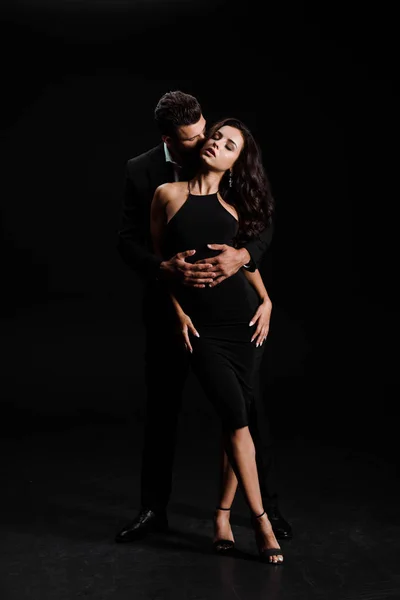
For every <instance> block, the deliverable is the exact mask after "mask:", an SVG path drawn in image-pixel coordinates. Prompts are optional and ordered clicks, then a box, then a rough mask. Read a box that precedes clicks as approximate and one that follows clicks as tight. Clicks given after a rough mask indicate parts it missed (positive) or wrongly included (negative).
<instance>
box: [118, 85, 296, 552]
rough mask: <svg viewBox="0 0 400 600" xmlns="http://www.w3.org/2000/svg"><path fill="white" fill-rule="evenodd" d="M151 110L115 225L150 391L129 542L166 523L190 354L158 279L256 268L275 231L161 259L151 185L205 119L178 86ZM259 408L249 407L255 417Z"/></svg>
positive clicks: (179, 166)
mask: <svg viewBox="0 0 400 600" xmlns="http://www.w3.org/2000/svg"><path fill="white" fill-rule="evenodd" d="M154 116H155V121H156V124H157V125H158V128H159V130H160V133H161V143H160V144H158V145H157V146H156V147H155V148H152V149H151V150H149V151H147V152H145V153H143V154H140V155H139V156H136V157H134V158H131V159H130V160H128V162H127V168H126V183H125V194H124V200H123V206H122V213H121V223H120V228H119V230H118V250H119V252H120V254H121V256H122V258H123V260H124V261H125V262H126V263H127V264H128V265H129V266H130V267H131V268H133V269H134V270H135V271H136V272H137V273H138V274H139V275H140V276H141V278H142V280H143V282H144V286H145V287H144V297H143V318H144V324H145V329H146V350H145V383H146V389H147V398H146V419H145V431H144V446H143V454H142V470H141V507H140V510H139V513H138V515H137V516H136V518H135V519H134V520H133V521H131V522H129V523H128V524H126V525H125V526H124V527H123V528H122V529H121V531H119V532H118V533H117V535H116V538H115V540H116V541H117V542H131V541H134V540H136V539H139V538H142V537H143V536H145V535H147V534H148V533H150V532H154V531H166V530H167V529H168V518H167V510H166V509H167V505H168V501H169V498H170V494H171V480H172V467H173V460H174V452H175V446H176V433H177V424H178V416H179V411H180V408H181V405H182V393H183V388H184V385H185V381H186V378H187V376H188V372H189V359H188V353H187V352H186V351H185V350H184V348H183V346H182V345H181V344H180V343H178V341H177V338H176V336H175V334H174V324H175V315H174V311H173V307H172V303H171V301H170V298H169V296H168V295H167V292H166V291H165V289H164V286H163V284H162V282H163V280H168V279H170V278H176V277H178V278H180V279H181V281H182V282H183V284H184V285H188V286H195V287H199V286H202V287H203V286H205V285H210V284H211V285H212V286H213V285H219V283H221V281H223V280H224V279H225V278H227V277H230V276H231V275H233V274H234V273H236V272H237V271H238V270H239V269H240V268H242V267H246V268H248V269H250V270H252V271H254V270H255V269H256V268H257V266H258V264H259V263H260V261H261V258H262V256H263V254H264V252H265V251H266V249H267V248H268V246H269V244H270V242H271V236H272V232H271V230H266V231H265V232H263V233H262V234H261V236H260V238H258V239H256V240H253V241H252V242H250V243H249V244H248V245H247V246H245V247H243V248H240V249H236V248H233V247H230V246H226V245H222V246H217V245H215V246H214V248H215V249H219V250H220V254H219V255H218V256H217V257H215V258H212V259H210V261H209V262H204V261H199V262H198V263H196V262H195V263H191V262H186V260H185V259H186V258H187V257H188V256H192V255H193V254H194V253H195V252H194V249H192V248H188V249H187V250H186V251H185V252H181V253H179V254H177V255H176V256H173V257H172V258H171V259H170V260H162V259H160V258H159V257H158V256H156V255H155V254H154V253H153V250H152V244H151V234H150V223H149V219H150V204H151V201H152V199H153V195H154V191H155V189H156V188H157V187H158V186H159V185H161V184H162V183H166V182H171V181H177V180H187V179H189V178H190V173H191V171H192V170H193V169H194V167H195V165H196V162H197V158H198V151H199V148H200V146H201V144H202V143H203V140H204V138H205V130H206V120H205V118H204V116H203V114H202V109H201V106H200V104H199V102H198V100H197V99H196V98H195V97H193V96H191V95H190V94H186V93H184V92H182V91H179V90H177V91H172V92H167V93H166V94H164V95H163V96H162V97H161V98H160V100H159V102H158V104H157V106H156V108H155V112H154ZM167 399H168V400H167ZM258 400H260V399H259V398H258ZM257 410H258V409H254V411H253V417H252V418H253V419H255V418H256V417H255V413H256V412H257ZM264 443H265V444H266V445H264ZM258 447H259V449H260V450H259V453H258V454H259V455H260V465H259V471H260V473H259V478H260V484H261V487H262V495H263V500H264V502H265V508H266V511H267V513H268V517H269V519H270V521H271V523H272V527H273V529H274V533H275V535H276V537H277V538H278V539H287V538H290V537H292V530H291V527H290V525H289V524H288V523H287V522H286V521H285V519H284V518H283V517H282V515H281V514H280V512H279V510H278V507H277V500H276V495H275V494H271V493H270V492H269V491H268V489H267V483H266V478H267V474H268V467H269V464H270V458H269V456H266V457H265V459H264V460H263V459H262V456H261V455H262V452H263V449H264V450H265V449H266V448H267V447H268V440H265V439H264V440H263V443H259V446H258Z"/></svg>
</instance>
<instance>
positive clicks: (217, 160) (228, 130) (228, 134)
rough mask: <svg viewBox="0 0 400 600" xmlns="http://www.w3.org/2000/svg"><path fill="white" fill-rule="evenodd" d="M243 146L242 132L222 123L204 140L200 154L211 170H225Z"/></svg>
mask: <svg viewBox="0 0 400 600" xmlns="http://www.w3.org/2000/svg"><path fill="white" fill-rule="evenodd" d="M243 146H244V139H243V136H242V132H241V131H240V130H239V129H236V127H232V126H231V125H224V126H223V127H221V129H218V130H217V131H216V132H215V133H214V134H213V135H212V137H210V138H209V139H208V140H206V142H205V143H204V145H203V147H202V149H201V152H200V156H201V159H202V161H203V162H205V163H206V165H208V166H209V167H210V168H211V169H212V170H217V171H227V170H228V169H230V168H231V167H232V166H233V165H234V163H235V162H236V160H237V158H238V156H239V154H240V152H241V151H242V148H243Z"/></svg>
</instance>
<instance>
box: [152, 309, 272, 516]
mask: <svg viewBox="0 0 400 600" xmlns="http://www.w3.org/2000/svg"><path fill="white" fill-rule="evenodd" d="M158 299H159V300H160V298H158ZM153 300H154V299H153ZM153 300H152V299H149V298H148V299H147V301H146V298H145V307H144V322H145V327H146V349H145V384H146V390H147V391H146V394H147V395H146V414H145V430H144V444H143V450H142V468H141V505H142V506H143V507H148V508H151V509H153V510H160V509H165V508H166V507H167V505H168V502H169V499H170V495H171V486H172V472H173V463H174V457H175V448H176V439H177V426H178V420H179V413H180V410H181V407H182V401H183V389H184V386H185V383H186V380H187V377H188V374H189V369H190V364H189V363H190V356H189V354H188V352H186V351H185V349H184V348H183V344H182V343H181V341H180V340H179V339H178V337H177V335H176V333H175V316H174V314H173V312H172V310H173V309H172V305H170V302H169V299H168V298H167V299H166V301H165V302H162V303H160V302H156V303H155V302H154V301H153ZM262 357H263V352H258V353H257V360H259V361H260V366H261V361H262ZM257 370H258V371H259V372H260V377H259V378H257V380H256V386H255V390H256V392H255V393H254V398H253V401H252V402H250V406H249V430H250V433H251V435H252V438H253V442H254V445H255V449H256V462H257V470H258V476H259V481H260V488H261V495H262V498H263V503H264V506H265V507H267V506H270V505H274V504H276V503H277V498H278V495H277V492H276V490H275V488H274V484H273V472H274V462H275V461H274V456H273V440H272V436H271V432H270V427H269V423H268V419H267V415H266V412H265V407H264V403H263V397H262V385H261V384H262V373H261V371H260V369H259V367H258V369H257Z"/></svg>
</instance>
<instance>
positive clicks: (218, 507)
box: [215, 506, 231, 510]
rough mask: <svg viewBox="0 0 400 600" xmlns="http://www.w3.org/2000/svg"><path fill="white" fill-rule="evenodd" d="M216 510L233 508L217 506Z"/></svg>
mask: <svg viewBox="0 0 400 600" xmlns="http://www.w3.org/2000/svg"><path fill="white" fill-rule="evenodd" d="M215 510H231V509H230V508H222V506H216V507H215Z"/></svg>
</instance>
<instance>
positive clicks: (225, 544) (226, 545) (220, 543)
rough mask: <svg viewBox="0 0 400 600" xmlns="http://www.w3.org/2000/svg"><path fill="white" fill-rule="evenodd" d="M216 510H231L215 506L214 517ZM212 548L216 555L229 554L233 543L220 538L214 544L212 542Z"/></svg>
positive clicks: (233, 545)
mask: <svg viewBox="0 0 400 600" xmlns="http://www.w3.org/2000/svg"><path fill="white" fill-rule="evenodd" d="M217 510H231V509H230V508H222V507H221V506H217V507H216V509H215V515H214V516H216V514H217ZM213 547H214V551H215V552H216V553H217V554H228V553H229V552H231V551H232V550H233V549H234V547H235V542H233V541H232V540H226V539H224V538H221V539H219V540H215V542H213Z"/></svg>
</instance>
